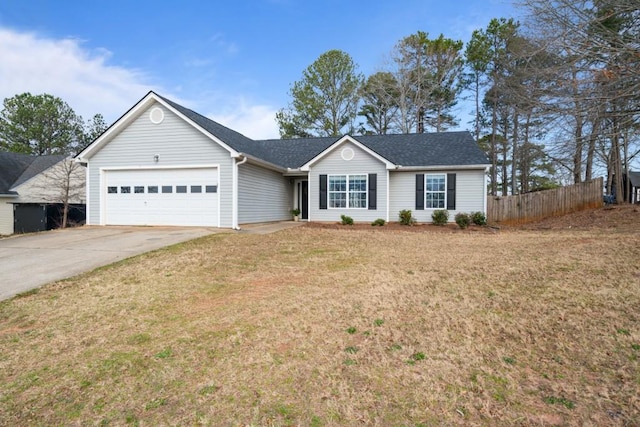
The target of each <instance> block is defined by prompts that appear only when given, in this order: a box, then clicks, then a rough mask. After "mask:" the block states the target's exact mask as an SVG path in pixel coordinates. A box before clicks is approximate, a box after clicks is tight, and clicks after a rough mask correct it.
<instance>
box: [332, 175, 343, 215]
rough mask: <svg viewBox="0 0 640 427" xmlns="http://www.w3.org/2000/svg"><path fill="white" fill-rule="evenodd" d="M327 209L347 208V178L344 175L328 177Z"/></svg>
mask: <svg viewBox="0 0 640 427" xmlns="http://www.w3.org/2000/svg"><path fill="white" fill-rule="evenodd" d="M329 207H330V208H346V207H347V176H346V175H330V176H329Z"/></svg>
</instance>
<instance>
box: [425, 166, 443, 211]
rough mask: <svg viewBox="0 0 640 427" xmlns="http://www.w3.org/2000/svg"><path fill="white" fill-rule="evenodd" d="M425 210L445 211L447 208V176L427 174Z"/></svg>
mask: <svg viewBox="0 0 640 427" xmlns="http://www.w3.org/2000/svg"><path fill="white" fill-rule="evenodd" d="M424 179H425V186H424V196H425V203H424V208H425V209H444V208H445V206H447V175H446V174H425V176H424Z"/></svg>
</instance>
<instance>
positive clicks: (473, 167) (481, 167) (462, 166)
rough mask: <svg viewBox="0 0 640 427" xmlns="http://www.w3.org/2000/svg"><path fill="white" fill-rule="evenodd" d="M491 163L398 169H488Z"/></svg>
mask: <svg viewBox="0 0 640 427" xmlns="http://www.w3.org/2000/svg"><path fill="white" fill-rule="evenodd" d="M489 166H491V165H486V164H478V165H436V166H402V165H396V167H395V169H391V170H397V171H424V170H465V169H483V170H486V168H488V167H489Z"/></svg>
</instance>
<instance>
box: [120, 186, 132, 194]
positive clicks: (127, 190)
mask: <svg viewBox="0 0 640 427" xmlns="http://www.w3.org/2000/svg"><path fill="white" fill-rule="evenodd" d="M129 193H131V187H129V186H128V185H127V186H124V187H120V194H129Z"/></svg>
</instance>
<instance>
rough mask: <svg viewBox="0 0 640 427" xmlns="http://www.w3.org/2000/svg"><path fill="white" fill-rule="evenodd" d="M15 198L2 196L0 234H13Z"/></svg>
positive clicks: (0, 199) (0, 198) (0, 202)
mask: <svg viewBox="0 0 640 427" xmlns="http://www.w3.org/2000/svg"><path fill="white" fill-rule="evenodd" d="M13 200H15V199H14V198H5V197H0V236H8V235H9V234H13V204H12V203H10V202H11V201H13Z"/></svg>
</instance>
